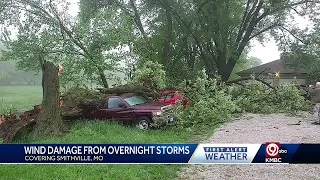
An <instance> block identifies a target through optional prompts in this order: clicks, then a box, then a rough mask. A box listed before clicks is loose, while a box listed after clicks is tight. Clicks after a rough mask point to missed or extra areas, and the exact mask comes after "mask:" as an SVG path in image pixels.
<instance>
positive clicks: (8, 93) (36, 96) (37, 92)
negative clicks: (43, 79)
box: [0, 86, 42, 114]
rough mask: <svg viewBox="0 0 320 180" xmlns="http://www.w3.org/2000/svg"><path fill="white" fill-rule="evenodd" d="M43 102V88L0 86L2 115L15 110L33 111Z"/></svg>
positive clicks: (0, 111) (0, 112)
mask: <svg viewBox="0 0 320 180" xmlns="http://www.w3.org/2000/svg"><path fill="white" fill-rule="evenodd" d="M41 101H42V88H41V86H0V114H2V113H5V112H6V111H9V109H10V105H11V104H12V107H13V110H15V111H17V110H21V109H26V110H27V109H28V110H29V109H32V108H33V106H34V105H36V104H40V103H41Z"/></svg>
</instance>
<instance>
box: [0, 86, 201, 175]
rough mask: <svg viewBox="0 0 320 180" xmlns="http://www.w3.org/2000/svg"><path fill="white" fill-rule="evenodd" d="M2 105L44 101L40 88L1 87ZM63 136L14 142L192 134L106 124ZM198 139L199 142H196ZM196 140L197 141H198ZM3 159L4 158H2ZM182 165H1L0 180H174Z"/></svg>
mask: <svg viewBox="0 0 320 180" xmlns="http://www.w3.org/2000/svg"><path fill="white" fill-rule="evenodd" d="M0 92H1V93H0V95H1V96H3V97H4V98H3V100H2V101H3V103H4V104H10V103H12V104H13V105H14V106H15V107H18V108H32V107H33V105H35V104H38V103H39V102H41V88H40V87H34V86H23V87H21V86H20V87H18V86H12V87H3V86H0ZM67 126H68V127H69V130H70V132H69V133H67V134H66V135H65V136H63V137H35V136H31V135H30V133H28V129H23V130H22V131H21V132H19V133H18V134H17V136H16V137H15V138H14V142H15V143H183V142H189V140H190V139H191V137H193V135H192V134H191V132H188V131H185V130H174V129H168V130H148V131H141V130H138V129H136V128H134V127H130V126H122V125H119V124H114V123H109V122H105V121H85V120H83V121H80V120H79V121H77V122H72V123H69V124H67ZM197 140H198V139H197ZM197 140H196V141H197ZM0 156H1V155H0ZM181 167H182V165H58V164H57V165H0V179H121V180H122V179H130V180H131V179H173V178H175V177H176V175H177V172H178V171H179V169H180V168H181Z"/></svg>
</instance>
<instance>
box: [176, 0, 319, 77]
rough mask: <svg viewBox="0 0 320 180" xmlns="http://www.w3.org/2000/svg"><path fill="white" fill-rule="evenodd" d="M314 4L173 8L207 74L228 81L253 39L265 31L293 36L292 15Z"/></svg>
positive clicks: (252, 0) (259, 0) (249, 0)
mask: <svg viewBox="0 0 320 180" xmlns="http://www.w3.org/2000/svg"><path fill="white" fill-rule="evenodd" d="M180 2H182V1H180ZM317 3H318V1H309V0H301V1H297V0H281V1H271V0H246V1H237V0H227V1H223V2H221V1H216V0H214V1H207V0H203V1H188V2H184V3H182V4H183V5H180V6H172V11H173V14H174V16H175V18H176V19H177V20H179V21H180V23H181V25H182V26H184V27H185V28H186V29H187V30H188V31H189V32H190V34H191V36H192V37H193V39H194V42H195V44H196V45H197V48H198V50H199V55H200V57H201V59H202V60H203V62H204V65H205V68H206V70H207V73H208V74H209V75H210V76H214V74H216V73H217V74H218V75H220V76H221V77H222V80H223V81H227V80H228V79H229V76H230V74H231V72H232V70H233V68H234V67H235V65H236V62H237V61H238V60H239V57H240V56H241V54H242V52H243V50H244V49H245V47H247V46H248V45H249V43H250V41H251V40H252V39H259V40H261V41H262V40H263V39H264V35H266V32H270V33H271V34H272V35H273V36H274V37H276V38H277V39H280V38H281V36H280V34H282V33H283V34H284V35H285V36H288V35H290V36H295V32H296V31H294V30H296V27H295V26H294V25H293V23H292V21H290V18H291V15H292V14H293V13H297V12H299V11H304V13H303V14H302V13H298V14H299V15H306V14H309V15H310V14H313V13H315V12H318V11H319V6H318V4H317ZM190 6H191V7H193V8H190Z"/></svg>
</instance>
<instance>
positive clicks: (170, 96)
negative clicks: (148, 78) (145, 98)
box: [161, 93, 174, 99]
mask: <svg viewBox="0 0 320 180" xmlns="http://www.w3.org/2000/svg"><path fill="white" fill-rule="evenodd" d="M173 97H174V93H169V94H164V95H162V97H161V99H171V98H173Z"/></svg>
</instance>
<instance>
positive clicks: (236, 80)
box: [226, 77, 276, 90]
mask: <svg viewBox="0 0 320 180" xmlns="http://www.w3.org/2000/svg"><path fill="white" fill-rule="evenodd" d="M246 80H255V81H259V82H261V83H262V84H264V85H266V86H268V87H269V88H271V89H273V90H276V88H275V87H273V86H271V85H270V83H268V82H266V81H264V80H262V79H260V78H258V77H255V78H252V77H243V78H239V79H235V80H232V81H228V82H227V83H226V84H233V83H235V84H236V83H239V82H240V81H246Z"/></svg>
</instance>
